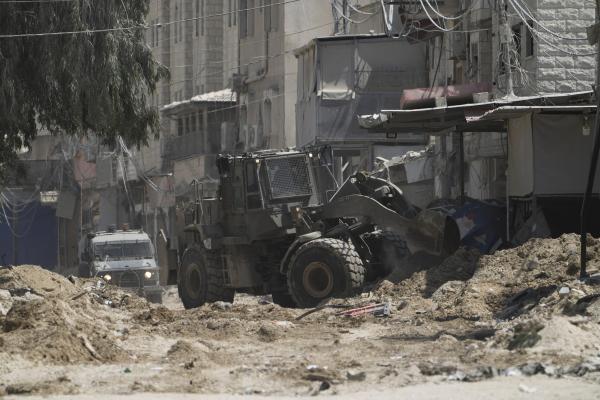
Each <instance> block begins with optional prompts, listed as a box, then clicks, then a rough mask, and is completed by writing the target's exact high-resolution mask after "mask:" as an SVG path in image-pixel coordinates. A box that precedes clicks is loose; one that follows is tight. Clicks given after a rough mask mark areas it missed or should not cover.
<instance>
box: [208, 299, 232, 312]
mask: <svg viewBox="0 0 600 400" xmlns="http://www.w3.org/2000/svg"><path fill="white" fill-rule="evenodd" d="M211 308H212V309H213V310H221V311H229V310H231V309H232V308H233V304H231V303H228V302H226V301H216V302H214V303H212V305H211Z"/></svg>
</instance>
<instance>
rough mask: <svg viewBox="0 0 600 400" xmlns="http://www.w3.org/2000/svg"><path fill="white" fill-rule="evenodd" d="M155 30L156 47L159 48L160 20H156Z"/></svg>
mask: <svg viewBox="0 0 600 400" xmlns="http://www.w3.org/2000/svg"><path fill="white" fill-rule="evenodd" d="M154 29H155V30H156V35H155V37H156V46H158V45H159V42H160V39H159V38H160V27H159V26H158V18H156V19H155V20H154Z"/></svg>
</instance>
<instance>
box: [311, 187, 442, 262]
mask: <svg viewBox="0 0 600 400" xmlns="http://www.w3.org/2000/svg"><path fill="white" fill-rule="evenodd" d="M322 213H323V217H324V218H349V217H355V218H366V219H367V220H368V221H369V222H370V223H371V224H373V225H376V226H377V227H378V228H379V229H383V230H390V231H393V232H395V233H397V234H398V235H400V236H401V237H403V238H404V239H405V240H406V243H407V245H408V248H409V249H410V251H411V252H417V251H425V252H427V253H431V254H434V255H442V254H444V252H445V245H444V244H445V237H444V234H445V232H446V220H447V218H446V216H445V215H444V214H443V213H441V212H439V211H434V210H425V211H422V212H421V213H419V214H418V215H417V217H416V218H412V219H409V218H406V217H403V216H402V215H400V214H398V213H397V212H395V211H394V210H392V209H390V208H388V207H386V206H384V205H383V204H381V203H380V202H378V201H377V200H375V199H373V198H371V197H368V196H363V195H359V194H353V195H349V196H345V197H341V198H339V199H336V200H335V201H332V202H331V203H329V204H326V205H325V206H323V210H322Z"/></svg>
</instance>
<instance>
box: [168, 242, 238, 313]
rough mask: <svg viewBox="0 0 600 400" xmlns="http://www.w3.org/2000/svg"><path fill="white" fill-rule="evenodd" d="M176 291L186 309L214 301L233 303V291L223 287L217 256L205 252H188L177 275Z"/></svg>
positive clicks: (195, 250)
mask: <svg viewBox="0 0 600 400" xmlns="http://www.w3.org/2000/svg"><path fill="white" fill-rule="evenodd" d="M177 291H178V292H179V297H180V298H181V301H182V303H183V306H184V307H185V308H186V309H190V308H197V307H200V306H202V305H203V304H205V303H214V302H215V301H226V302H229V303H231V302H233V297H234V294H235V292H234V290H233V289H230V288H227V287H225V279H224V275H223V269H222V267H221V266H220V265H219V260H218V255H217V254H215V253H214V252H209V251H206V250H200V249H193V250H188V251H187V252H186V253H185V254H184V256H183V261H182V263H181V269H180V271H179V274H178V281H177Z"/></svg>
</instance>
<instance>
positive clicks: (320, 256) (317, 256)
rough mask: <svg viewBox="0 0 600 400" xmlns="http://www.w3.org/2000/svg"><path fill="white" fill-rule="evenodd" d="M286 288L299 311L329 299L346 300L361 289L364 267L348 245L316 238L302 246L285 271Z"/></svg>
mask: <svg viewBox="0 0 600 400" xmlns="http://www.w3.org/2000/svg"><path fill="white" fill-rule="evenodd" d="M287 278H288V287H289V290H290V295H291V297H292V299H293V300H294V302H295V303H296V304H297V305H298V307H301V308H309V307H316V306H317V305H319V303H321V302H322V301H323V300H325V299H327V298H330V297H348V296H352V295H354V294H356V293H357V292H358V291H359V290H360V289H361V288H362V286H363V283H364V280H365V268H364V266H363V262H362V260H361V258H360V256H359V255H358V253H357V252H356V250H355V249H354V246H353V245H352V244H351V243H348V242H345V241H343V240H339V239H331V238H326V239H317V240H313V241H311V242H308V243H306V244H304V245H302V246H301V247H300V248H299V249H298V251H297V252H296V254H294V256H293V257H292V260H291V262H290V267H289V269H288V275H287Z"/></svg>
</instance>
